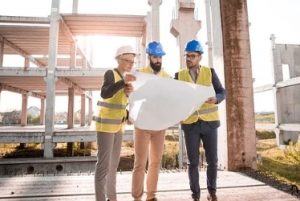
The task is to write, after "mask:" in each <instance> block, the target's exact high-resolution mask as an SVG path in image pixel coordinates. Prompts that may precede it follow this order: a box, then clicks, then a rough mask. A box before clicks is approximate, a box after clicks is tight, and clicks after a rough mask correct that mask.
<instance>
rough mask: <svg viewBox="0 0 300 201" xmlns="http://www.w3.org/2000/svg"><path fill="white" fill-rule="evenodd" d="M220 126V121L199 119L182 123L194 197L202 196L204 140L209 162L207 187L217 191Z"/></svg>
mask: <svg viewBox="0 0 300 201" xmlns="http://www.w3.org/2000/svg"><path fill="white" fill-rule="evenodd" d="M219 126H220V122H219V121H213V122H206V121H201V120H199V121H197V122H195V123H193V124H182V129H183V131H184V138H185V143H186V150H187V155H188V160H189V161H188V174H189V181H190V189H191V191H192V197H193V198H200V185H199V170H198V166H199V155H200V153H199V148H200V144H201V141H202V144H203V147H204V149H205V157H206V162H207V165H208V166H207V171H206V176H207V189H208V191H210V192H215V191H216V188H217V185H216V179H217V167H218V146H217V142H218V135H217V134H218V132H217V128H218V127H219Z"/></svg>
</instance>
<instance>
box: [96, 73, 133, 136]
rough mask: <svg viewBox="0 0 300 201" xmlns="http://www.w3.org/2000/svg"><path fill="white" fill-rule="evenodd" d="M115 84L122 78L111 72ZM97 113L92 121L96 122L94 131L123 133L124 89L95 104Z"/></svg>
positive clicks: (124, 116)
mask: <svg viewBox="0 0 300 201" xmlns="http://www.w3.org/2000/svg"><path fill="white" fill-rule="evenodd" d="M113 74H114V81H115V83H116V82H118V81H120V80H122V77H121V76H120V75H119V73H118V72H117V71H116V70H113ZM97 104H98V105H99V113H98V115H97V116H96V117H94V120H95V122H96V125H95V127H96V131H97V132H105V133H117V132H124V128H125V119H126V116H127V112H126V105H127V104H128V97H127V96H126V95H125V93H124V89H120V90H118V91H117V92H116V93H115V94H114V95H113V96H112V97H110V98H106V99H103V100H101V101H99V102H98V103H97Z"/></svg>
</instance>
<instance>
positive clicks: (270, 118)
mask: <svg viewBox="0 0 300 201" xmlns="http://www.w3.org/2000/svg"><path fill="white" fill-rule="evenodd" d="M255 122H256V123H275V116H274V113H273V112H270V113H255Z"/></svg>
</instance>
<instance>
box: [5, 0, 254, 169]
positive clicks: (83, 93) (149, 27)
mask: <svg viewBox="0 0 300 201" xmlns="http://www.w3.org/2000/svg"><path fill="white" fill-rule="evenodd" d="M59 2H60V1H59V0H52V6H51V15H50V16H49V17H44V18H43V17H22V16H0V22H1V25H0V91H1V90H9V91H13V92H17V93H21V94H22V115H21V122H22V126H26V122H27V121H26V116H27V115H26V108H27V101H28V96H34V97H37V98H40V99H41V114H44V115H41V117H45V118H41V122H40V123H41V124H44V123H45V126H44V128H43V129H41V130H38V131H36V130H32V131H31V133H30V132H29V131H28V130H27V131H26V137H25V136H24V131H22V130H18V131H16V130H11V131H7V130H5V131H1V132H0V141H1V142H2V143H12V142H20V143H29V142H36V143H42V144H43V147H44V158H45V159H53V156H54V155H53V147H54V143H56V142H68V143H72V142H91V141H95V132H94V131H92V130H90V129H87V130H83V129H81V130H76V128H73V127H74V123H73V122H74V96H76V95H77V96H80V97H81V101H82V104H81V112H82V115H81V116H82V119H81V126H84V125H85V124H84V122H85V120H84V114H85V110H86V108H85V104H84V103H85V100H86V99H87V100H88V101H89V124H90V121H91V115H92V114H91V108H92V107H91V105H92V101H91V96H90V93H89V91H93V90H99V86H100V85H101V83H102V81H103V80H102V78H103V74H104V72H105V70H106V69H94V68H93V65H92V61H91V60H90V58H89V55H87V54H86V52H85V51H84V50H83V48H81V47H80V46H79V45H78V44H77V41H76V36H79V35H81V36H82V35H83V36H84V35H88V34H95V35H97V34H98V35H101V34H108V35H115V36H127V37H135V38H137V49H139V50H140V52H141V54H142V56H141V57H140V58H139V64H143V63H144V62H145V56H144V49H145V44H147V42H148V41H150V40H159V33H160V31H159V26H158V25H159V16H160V15H159V6H160V5H161V3H162V0H149V1H148V3H149V5H150V6H151V12H149V13H147V15H142V16H136V15H135V16H132V15H102V14H97V15H91V14H78V13H77V11H78V1H77V0H74V1H73V13H72V14H62V13H60V6H59ZM206 3H207V4H206V5H207V8H206V9H207V12H208V13H211V14H208V15H207V16H208V22H209V23H208V36H209V37H208V38H209V41H208V44H209V52H210V55H211V58H210V61H211V65H218V66H221V67H223V66H226V69H225V68H220V69H217V72H218V74H219V76H220V78H221V81H222V82H223V83H225V87H226V89H227V101H226V109H225V105H224V107H223V108H221V114H222V123H223V127H221V128H220V130H221V131H220V132H221V133H222V134H221V135H220V138H219V142H220V143H219V144H220V149H219V155H220V169H229V170H238V169H239V168H245V167H250V168H255V167H256V164H255V163H256V152H255V127H254V111H253V89H252V72H251V62H250V61H251V59H250V58H251V57H250V51H249V33H248V32H249V30H248V18H247V4H246V0H238V1H228V0H227V1H225V0H220V1H219V0H211V1H207V2H206ZM177 5H178V8H177V9H178V12H177V16H176V18H175V19H173V21H172V26H171V33H172V34H173V35H174V36H175V37H176V38H177V39H178V41H179V45H178V46H179V47H178V48H179V49H178V51H180V56H181V64H180V66H184V65H183V59H182V58H183V52H182V51H183V49H184V48H183V47H184V45H185V43H186V42H187V41H188V40H189V39H190V38H195V37H196V34H197V32H198V31H199V29H200V25H201V23H200V21H199V20H198V19H195V18H194V12H195V11H194V7H195V5H194V1H193V0H178V1H177ZM237 21H238V22H239V23H236V22H237ZM11 23H14V25H11ZM9 24H10V25H9ZM24 24H26V25H27V26H24ZM116 27H117V28H116ZM237 30H238V31H237ZM236 50H239V51H236ZM4 54H19V55H22V56H23V57H24V58H25V62H24V67H23V68H6V67H3V65H2V64H3V55H4ZM34 55H47V56H46V57H35V56H34ZM60 55H68V58H67V59H66V58H62V57H61V56H60ZM30 62H31V63H34V64H35V65H37V66H38V67H39V68H32V67H31V66H30ZM60 66H67V67H68V68H61V67H60ZM87 80H88V81H87ZM56 95H65V96H66V95H67V96H68V120H67V122H68V130H63V131H62V130H56V129H55V128H54V118H53V117H54V108H55V96H56ZM225 110H226V111H225ZM8 133H9V134H8ZM227 141H228V143H227ZM69 145H70V147H71V145H72V144H69Z"/></svg>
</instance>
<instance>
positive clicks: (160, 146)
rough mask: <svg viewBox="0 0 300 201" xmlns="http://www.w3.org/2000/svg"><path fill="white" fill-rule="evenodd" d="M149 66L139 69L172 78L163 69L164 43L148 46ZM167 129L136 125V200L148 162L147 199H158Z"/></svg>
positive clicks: (138, 198) (134, 178)
mask: <svg viewBox="0 0 300 201" xmlns="http://www.w3.org/2000/svg"><path fill="white" fill-rule="evenodd" d="M146 53H147V54H148V59H149V66H147V67H143V68H140V69H138V71H139V72H143V73H148V74H154V75H157V76H161V77H167V78H170V76H169V75H168V73H166V72H165V71H164V70H163V69H162V67H161V66H162V56H164V55H165V54H166V53H165V52H164V50H163V47H162V45H161V44H160V43H159V42H157V41H153V42H150V43H149V44H148V46H147V49H146ZM164 140H165V130H160V131H152V130H142V129H139V128H137V127H135V133H134V156H135V158H134V167H133V174H132V193H131V194H132V197H133V198H134V201H141V199H142V196H143V193H144V177H145V170H146V164H147V160H149V161H148V171H147V181H146V188H147V198H146V200H147V201H157V198H156V197H155V194H156V192H157V181H158V175H159V170H160V164H161V159H162V155H163V150H164Z"/></svg>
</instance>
